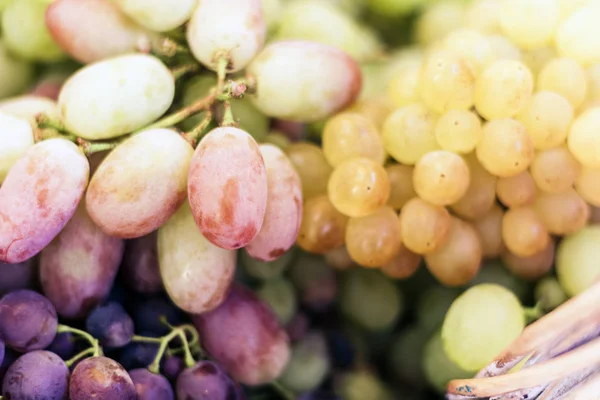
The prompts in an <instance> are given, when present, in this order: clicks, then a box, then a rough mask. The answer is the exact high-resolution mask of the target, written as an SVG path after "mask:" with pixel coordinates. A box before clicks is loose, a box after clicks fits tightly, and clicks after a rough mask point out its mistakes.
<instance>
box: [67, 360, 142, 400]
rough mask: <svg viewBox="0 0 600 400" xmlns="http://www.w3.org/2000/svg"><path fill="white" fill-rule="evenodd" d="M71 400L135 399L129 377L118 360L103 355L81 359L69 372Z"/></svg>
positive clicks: (133, 387) (133, 388)
mask: <svg viewBox="0 0 600 400" xmlns="http://www.w3.org/2000/svg"><path fill="white" fill-rule="evenodd" d="M69 398H70V399H71V400H89V399H92V398H93V399H95V400H135V399H136V392H135V386H134V384H133V381H132V380H131V377H130V376H129V374H128V373H127V371H125V369H124V368H123V367H122V366H121V364H119V363H118V362H116V361H114V360H111V359H110V358H106V357H104V356H98V357H90V358H86V359H85V360H83V361H81V362H80V363H79V364H77V366H76V367H75V369H74V370H73V373H72V374H71V381H70V382H69Z"/></svg>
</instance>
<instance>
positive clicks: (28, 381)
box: [2, 350, 69, 400]
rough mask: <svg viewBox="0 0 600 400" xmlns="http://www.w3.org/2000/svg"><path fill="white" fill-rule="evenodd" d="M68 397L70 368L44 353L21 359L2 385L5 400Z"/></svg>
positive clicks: (7, 372) (13, 366)
mask: <svg viewBox="0 0 600 400" xmlns="http://www.w3.org/2000/svg"><path fill="white" fill-rule="evenodd" d="M68 394H69V368H67V366H66V365H65V362H64V361H63V360H61V358H60V357H59V356H58V355H56V354H54V353H52V352H50V351H44V350H37V351H32V352H30V353H27V354H23V355H22V356H20V357H19V358H18V359H17V360H16V361H15V362H14V363H12V365H11V366H10V367H9V368H8V370H7V371H6V375H5V376H4V384H3V385H2V397H3V398H5V399H15V400H18V399H66V398H67V397H68Z"/></svg>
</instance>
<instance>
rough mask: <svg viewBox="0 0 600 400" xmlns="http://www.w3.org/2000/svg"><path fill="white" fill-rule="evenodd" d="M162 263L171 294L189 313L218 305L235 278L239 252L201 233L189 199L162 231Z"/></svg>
mask: <svg viewBox="0 0 600 400" xmlns="http://www.w3.org/2000/svg"><path fill="white" fill-rule="evenodd" d="M157 243H158V265H159V266H160V272H161V276H162V279H163V283H164V285H165V288H166V290H167V293H168V294H169V296H170V297H171V299H172V300H173V302H174V303H175V304H176V305H177V306H178V307H179V308H181V309H183V310H185V311H187V312H189V313H202V312H206V311H208V310H212V309H214V308H215V307H217V306H218V305H219V304H220V303H221V302H222V301H223V300H224V299H225V296H226V295H227V290H228V289H229V285H230V284H231V281H232V280H233V273H234V270H235V262H236V253H235V252H234V251H231V250H225V249H222V248H220V247H217V246H215V245H214V244H212V243H211V242H210V241H209V240H208V239H207V238H206V237H204V236H203V235H202V233H200V231H199V230H198V227H197V226H196V223H195V222H194V216H193V214H192V210H191V208H190V206H189V204H188V203H187V202H186V203H184V204H183V206H181V208H179V210H178V211H177V212H176V213H175V215H174V216H173V217H171V219H170V220H169V221H167V223H165V224H164V225H163V226H161V227H160V229H159V230H158V242H157Z"/></svg>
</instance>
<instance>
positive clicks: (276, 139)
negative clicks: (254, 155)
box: [263, 131, 292, 151]
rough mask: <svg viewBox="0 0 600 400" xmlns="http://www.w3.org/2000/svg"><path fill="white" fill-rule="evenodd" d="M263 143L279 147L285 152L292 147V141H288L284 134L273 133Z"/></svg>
mask: <svg viewBox="0 0 600 400" xmlns="http://www.w3.org/2000/svg"><path fill="white" fill-rule="evenodd" d="M263 143H268V144H272V145H274V146H277V147H279V148H280V149H281V150H283V151H285V150H287V148H288V147H290V146H291V144H292V141H291V140H290V139H288V137H287V136H285V135H284V134H283V133H280V132H277V131H273V132H271V133H269V134H267V136H265V138H264V139H263Z"/></svg>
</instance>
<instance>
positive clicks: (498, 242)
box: [473, 204, 504, 258]
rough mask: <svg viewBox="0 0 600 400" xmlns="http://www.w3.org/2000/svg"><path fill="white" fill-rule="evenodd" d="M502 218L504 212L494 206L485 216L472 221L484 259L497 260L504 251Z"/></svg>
mask: <svg viewBox="0 0 600 400" xmlns="http://www.w3.org/2000/svg"><path fill="white" fill-rule="evenodd" d="M503 218H504V211H503V210H502V208H500V207H499V206H498V205H496V204H494V206H493V207H492V209H491V210H490V211H489V212H488V213H487V214H485V215H484V216H483V217H481V218H478V219H476V220H475V221H473V226H474V227H475V230H477V233H478V234H479V240H480V241H481V252H482V254H483V257H484V258H497V257H498V256H500V254H501V253H502V251H503V250H504V241H503V239H502V219H503Z"/></svg>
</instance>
